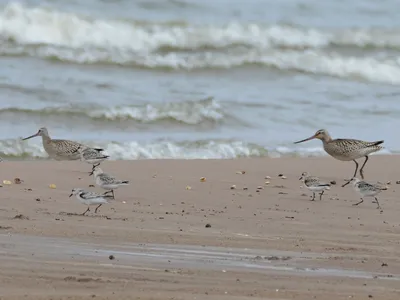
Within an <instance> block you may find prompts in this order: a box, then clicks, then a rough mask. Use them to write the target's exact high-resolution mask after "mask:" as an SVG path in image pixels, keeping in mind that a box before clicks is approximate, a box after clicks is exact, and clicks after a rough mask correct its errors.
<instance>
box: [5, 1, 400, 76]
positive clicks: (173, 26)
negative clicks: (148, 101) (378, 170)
mask: <svg viewBox="0 0 400 300" xmlns="http://www.w3.org/2000/svg"><path fill="white" fill-rule="evenodd" d="M0 42H1V43H0V55H3V56H4V55H16V56H19V55H24V56H25V55H28V56H34V57H40V58H44V59H52V60H59V61H65V62H71V63H82V64H94V63H107V64H118V65H125V66H130V67H139V68H150V69H169V70H179V69H183V70H197V69H206V68H233V67H241V66H245V65H249V64H256V65H261V66H265V67H270V68H277V69H280V70H294V71H301V72H307V73H313V74H321V75H329V76H336V77H341V78H358V79H363V80H369V81H376V82H382V83H390V84H400V79H399V78H400V64H399V61H398V59H397V58H396V57H394V58H393V57H390V56H387V57H385V56H383V57H382V56H379V57H377V56H371V55H368V53H367V54H366V53H365V52H368V51H369V50H370V49H391V50H396V51H397V50H399V51H400V28H394V29H383V28H382V29H373V28H372V29H335V30H329V29H318V28H303V27H295V26H288V25H280V24H275V25H263V24H240V23H229V24H225V25H221V26H216V25H215V26H214V25H190V24H185V23H183V22H169V23H168V22H166V23H148V22H139V21H135V20H117V19H114V20H109V19H95V18H90V17H86V16H82V15H77V14H73V13H64V12H59V11H55V10H50V9H44V8H38V7H36V8H31V7H27V6H24V5H22V4H19V3H15V2H11V3H9V4H8V5H6V6H5V7H3V8H2V9H0ZM341 48H354V49H358V51H359V52H360V53H361V54H362V55H359V56H349V55H347V54H344V53H343V51H340V49H341ZM344 52H346V51H344ZM352 53H354V51H353V52H352Z"/></svg>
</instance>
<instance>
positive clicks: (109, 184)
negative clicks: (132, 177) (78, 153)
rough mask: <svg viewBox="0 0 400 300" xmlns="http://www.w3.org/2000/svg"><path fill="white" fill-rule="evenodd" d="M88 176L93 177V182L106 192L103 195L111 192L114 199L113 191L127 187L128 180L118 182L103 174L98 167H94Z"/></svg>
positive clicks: (112, 177)
mask: <svg viewBox="0 0 400 300" xmlns="http://www.w3.org/2000/svg"><path fill="white" fill-rule="evenodd" d="M89 175H93V176H94V179H95V182H96V184H97V185H98V186H100V187H101V188H103V189H105V190H108V191H107V192H106V193H105V194H107V193H110V192H111V193H112V195H113V197H114V190H116V189H117V188H118V187H119V186H121V185H129V181H128V180H119V179H117V178H115V177H114V176H112V175H109V174H107V173H104V172H103V170H102V169H100V168H99V167H94V168H93V169H92V172H90V173H89Z"/></svg>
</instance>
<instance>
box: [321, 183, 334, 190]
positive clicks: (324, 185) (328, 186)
mask: <svg viewBox="0 0 400 300" xmlns="http://www.w3.org/2000/svg"><path fill="white" fill-rule="evenodd" d="M319 186H321V187H325V189H327V190H330V189H331V188H330V186H331V185H330V184H329V183H324V184H319Z"/></svg>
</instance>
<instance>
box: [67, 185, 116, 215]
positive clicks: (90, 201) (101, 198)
mask: <svg viewBox="0 0 400 300" xmlns="http://www.w3.org/2000/svg"><path fill="white" fill-rule="evenodd" d="M73 195H75V196H76V198H77V199H78V200H79V202H81V203H83V204H85V205H87V210H85V212H84V213H83V214H82V215H83V216H84V215H85V214H86V213H87V212H88V211H90V209H89V207H90V206H91V205H97V207H96V209H95V210H94V213H97V210H98V209H99V208H100V206H102V205H103V204H107V203H109V202H108V200H111V199H114V198H113V196H111V195H100V194H97V193H95V192H86V191H84V190H83V189H79V188H74V189H72V192H71V195H69V197H70V198H71V197H72V196H73Z"/></svg>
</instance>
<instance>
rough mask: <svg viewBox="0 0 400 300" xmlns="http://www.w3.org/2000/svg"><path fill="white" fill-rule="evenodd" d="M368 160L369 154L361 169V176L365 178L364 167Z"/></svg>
mask: <svg viewBox="0 0 400 300" xmlns="http://www.w3.org/2000/svg"><path fill="white" fill-rule="evenodd" d="M367 161H368V156H365V160H364V163H363V165H362V166H361V169H360V175H361V178H362V179H364V172H363V168H364V166H365V164H366V163H367Z"/></svg>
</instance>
